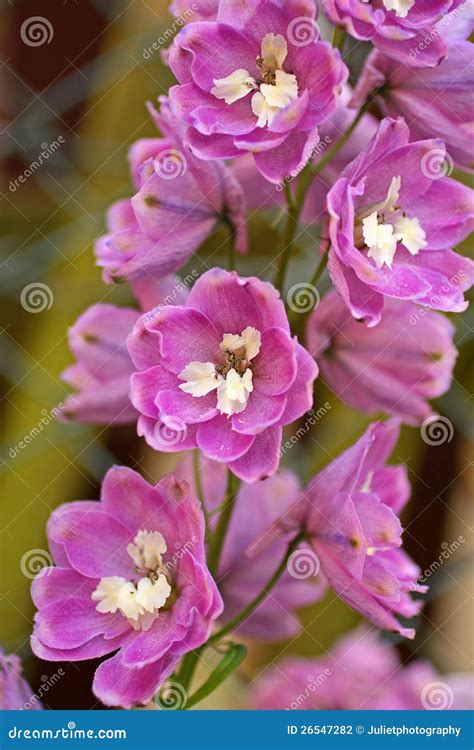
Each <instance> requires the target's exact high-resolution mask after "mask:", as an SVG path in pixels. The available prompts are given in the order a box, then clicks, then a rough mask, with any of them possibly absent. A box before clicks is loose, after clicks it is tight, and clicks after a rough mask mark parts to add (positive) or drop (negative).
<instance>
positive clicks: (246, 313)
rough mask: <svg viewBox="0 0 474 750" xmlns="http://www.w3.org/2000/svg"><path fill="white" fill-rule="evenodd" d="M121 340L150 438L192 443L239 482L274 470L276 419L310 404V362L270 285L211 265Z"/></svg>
mask: <svg viewBox="0 0 474 750" xmlns="http://www.w3.org/2000/svg"><path fill="white" fill-rule="evenodd" d="M128 348H129V352H130V355H131V357H132V360H133V363H134V365H135V368H136V370H137V372H136V373H135V374H134V375H132V380H131V400H132V403H133V405H134V406H135V408H136V409H137V410H138V411H139V412H140V418H139V420H138V433H139V434H140V435H143V436H144V437H145V439H146V440H147V442H148V443H149V445H151V446H152V447H153V448H155V449H156V450H161V451H168V452H170V451H171V452H174V451H180V450H186V449H189V448H195V447H198V448H199V449H200V450H201V451H202V453H203V454H204V455H205V456H207V457H208V458H211V459H214V460H215V461H220V462H222V463H226V464H228V465H229V468H230V469H231V470H232V471H233V472H234V473H235V474H236V475H237V476H239V477H240V478H242V479H243V480H244V481H247V482H253V481H255V480H257V479H262V478H264V477H266V476H269V475H271V474H274V473H275V471H276V470H277V468H278V465H279V460H280V455H279V449H280V444H281V436H282V427H283V426H284V425H286V424H289V423H290V422H293V421H294V420H296V419H298V418H299V417H301V416H302V415H303V414H304V413H305V412H306V411H308V409H310V408H311V405H312V400H313V396H312V387H313V381H314V379H315V378H316V376H317V367H316V364H315V362H314V360H313V359H312V357H310V355H309V354H308V353H307V351H306V350H305V349H304V348H303V347H302V346H301V345H300V344H298V342H297V341H296V340H295V339H294V338H292V337H291V334H290V328H289V324H288V319H287V317H286V313H285V308H284V305H283V303H282V301H281V299H280V297H279V295H278V292H277V291H276V290H275V288H274V287H273V286H272V285H271V284H269V283H265V282H263V281H260V280H259V279H257V278H253V277H250V278H240V277H239V276H238V275H237V274H236V273H235V272H230V273H229V272H227V271H223V270H221V269H219V268H214V269H211V270H210V271H208V272H207V273H205V274H204V275H203V276H201V278H200V279H198V281H197V282H196V284H195V285H194V287H193V288H192V290H191V292H190V294H189V297H188V299H187V302H186V305H184V306H176V307H171V306H170V307H164V308H162V309H161V310H159V311H158V312H157V313H156V315H150V314H148V315H144V316H142V318H141V319H140V320H139V321H138V323H137V324H136V326H135V328H134V331H133V333H132V334H131V335H130V337H129V339H128ZM165 433H166V434H165Z"/></svg>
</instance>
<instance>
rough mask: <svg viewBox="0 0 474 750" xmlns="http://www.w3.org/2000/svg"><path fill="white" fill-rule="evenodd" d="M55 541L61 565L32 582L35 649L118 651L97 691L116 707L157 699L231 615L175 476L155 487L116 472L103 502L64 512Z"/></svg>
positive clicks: (52, 652) (74, 657)
mask: <svg viewBox="0 0 474 750" xmlns="http://www.w3.org/2000/svg"><path fill="white" fill-rule="evenodd" d="M48 538H49V542H50V548H51V552H52V554H53V557H54V562H55V565H56V567H52V568H45V569H43V570H42V571H41V573H40V575H39V576H38V577H37V578H36V579H35V581H34V582H33V587H32V596H33V600H34V603H35V604H36V606H37V608H38V613H37V615H36V618H35V628H34V633H33V636H32V648H33V651H34V652H35V654H36V655H37V656H39V657H40V658H42V659H47V660H50V661H64V660H67V661H78V660H83V659H92V658H97V657H100V656H104V655H106V654H111V653H113V654H114V655H113V656H112V658H110V659H108V660H106V661H104V662H103V663H102V664H101V665H100V666H99V668H98V669H97V671H96V674H95V678H94V684H93V690H94V693H95V695H96V696H97V697H98V698H99V700H101V701H102V703H104V704H105V705H107V706H123V707H125V708H131V707H132V706H134V705H137V704H145V703H147V702H149V701H150V700H151V699H152V698H153V696H154V694H155V693H156V691H157V690H158V688H159V687H160V686H161V685H162V684H163V682H164V681H165V680H166V678H167V677H169V675H170V674H171V673H172V672H173V670H174V668H175V667H176V665H177V663H178V662H179V660H180V659H181V657H182V656H183V654H185V653H187V652H188V651H191V650H193V649H194V648H197V647H198V646H200V645H201V644H202V643H204V642H205V641H206V640H207V638H208V636H209V633H210V629H211V627H212V623H213V621H214V620H215V619H216V618H217V617H218V616H219V614H220V613H221V611H222V600H221V597H220V596H219V593H218V591H217V588H216V585H215V583H214V581H213V579H212V577H211V575H210V573H209V572H208V570H207V567H206V556H205V551H204V519H203V515H202V511H201V509H200V507H199V504H198V503H197V501H196V500H195V499H194V498H193V497H192V495H191V494H190V491H189V486H188V485H187V484H186V483H185V482H183V483H179V482H178V481H177V480H176V478H175V477H174V476H173V475H169V476H167V477H165V478H164V479H162V480H161V481H160V482H159V483H158V484H157V485H156V486H151V485H149V484H148V483H147V482H145V480H144V479H142V477H141V476H140V475H139V474H137V473H135V472H134V471H132V470H131V469H127V468H125V467H115V468H112V469H110V471H109V472H108V473H107V475H106V477H105V479H104V482H103V485H102V492H101V500H100V502H93V501H82V502H81V501H79V502H73V503H68V504H66V505H63V506H61V507H60V508H58V509H57V510H55V511H54V512H53V514H52V516H51V518H50V521H49V524H48Z"/></svg>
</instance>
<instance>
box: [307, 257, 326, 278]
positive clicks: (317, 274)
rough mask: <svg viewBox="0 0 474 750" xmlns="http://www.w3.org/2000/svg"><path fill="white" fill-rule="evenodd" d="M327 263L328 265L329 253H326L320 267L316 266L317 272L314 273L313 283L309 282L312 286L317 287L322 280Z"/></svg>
mask: <svg viewBox="0 0 474 750" xmlns="http://www.w3.org/2000/svg"><path fill="white" fill-rule="evenodd" d="M327 263H328V253H327V252H326V253H324V255H323V257H322V258H321V259H320V261H319V263H318V265H317V266H316V270H315V272H314V273H313V277H312V279H311V281H310V282H309V283H310V285H311V286H316V284H317V283H318V281H319V279H320V278H321V276H322V275H323V273H324V271H325V269H326V266H327Z"/></svg>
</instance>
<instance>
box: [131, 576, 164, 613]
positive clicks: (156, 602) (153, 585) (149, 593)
mask: <svg viewBox="0 0 474 750" xmlns="http://www.w3.org/2000/svg"><path fill="white" fill-rule="evenodd" d="M170 594H171V586H170V585H169V583H168V581H167V580H166V578H165V576H164V575H163V574H160V575H159V576H158V579H157V580H156V581H150V579H149V578H141V579H140V580H139V581H138V584H137V602H138V604H139V605H140V606H141V607H143V609H144V610H145V611H146V612H155V611H156V610H157V609H161V607H163V606H164V605H165V603H166V600H167V599H168V597H169V595H170Z"/></svg>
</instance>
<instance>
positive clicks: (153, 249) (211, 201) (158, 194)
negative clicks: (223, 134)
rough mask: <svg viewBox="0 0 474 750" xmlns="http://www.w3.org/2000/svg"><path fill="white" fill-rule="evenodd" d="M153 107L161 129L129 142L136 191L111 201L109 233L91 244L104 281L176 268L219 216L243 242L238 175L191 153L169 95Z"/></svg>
mask: <svg viewBox="0 0 474 750" xmlns="http://www.w3.org/2000/svg"><path fill="white" fill-rule="evenodd" d="M150 111H151V113H152V115H153V117H154V120H155V122H156V124H157V126H158V127H159V128H160V129H161V131H162V132H163V134H164V135H163V137H162V138H145V139H142V140H140V141H137V143H135V144H134V146H132V148H131V149H130V154H129V160H130V168H131V173H132V178H133V180H134V184H135V187H136V189H137V191H138V192H137V193H136V194H135V195H134V196H133V198H132V199H126V200H119V201H117V202H116V203H114V204H113V205H112V206H111V208H110V209H109V213H108V232H107V234H106V235H104V236H103V237H101V238H100V239H99V240H98V242H97V244H96V248H95V253H96V257H97V264H98V265H99V266H101V267H102V268H104V274H103V276H104V280H105V281H106V282H107V283H111V282H113V281H123V280H124V279H136V278H138V277H141V276H147V275H148V276H149V275H153V276H154V277H155V278H159V277H160V276H164V275H166V274H168V273H174V272H175V271H177V270H178V269H179V268H181V267H182V266H183V265H184V264H185V263H186V262H187V261H188V260H189V258H191V256H192V255H193V254H194V253H195V252H196V250H197V249H198V247H199V246H200V245H201V244H202V243H203V242H204V240H205V239H206V238H207V237H208V236H209V235H210V234H211V232H212V231H213V230H214V228H215V227H216V226H217V225H218V224H219V223H223V224H226V225H228V226H229V227H230V228H232V231H233V232H235V235H236V249H237V250H239V251H240V252H245V250H246V247H247V235H246V225H245V218H246V217H245V200H244V195H243V192H242V189H241V187H240V185H239V184H238V182H237V180H236V179H235V177H234V176H233V175H232V173H231V172H230V171H229V170H228V169H227V167H226V166H225V165H224V164H223V163H220V162H217V161H214V162H209V161H207V162H203V161H201V160H200V159H197V158H196V157H195V156H193V154H192V153H191V152H190V150H189V149H188V148H187V147H186V146H185V145H184V143H183V140H182V130H183V127H182V124H181V123H180V121H179V120H178V119H176V118H175V117H174V116H173V115H172V114H171V112H170V109H169V106H168V103H167V100H166V98H164V97H163V98H162V100H161V111H160V113H159V114H158V113H156V112H155V110H154V109H153V108H152V107H150Z"/></svg>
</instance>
